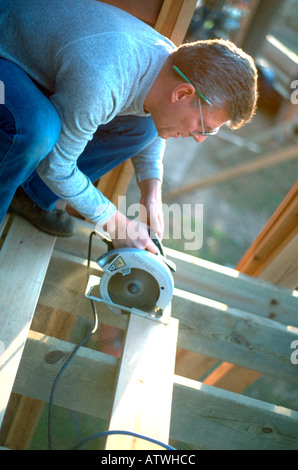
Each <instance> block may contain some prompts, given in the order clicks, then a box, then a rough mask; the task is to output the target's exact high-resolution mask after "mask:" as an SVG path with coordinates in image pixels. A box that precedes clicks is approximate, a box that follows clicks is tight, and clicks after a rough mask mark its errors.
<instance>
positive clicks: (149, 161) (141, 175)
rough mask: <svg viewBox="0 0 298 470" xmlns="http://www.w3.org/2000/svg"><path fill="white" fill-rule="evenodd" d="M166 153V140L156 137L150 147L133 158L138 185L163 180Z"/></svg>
mask: <svg viewBox="0 0 298 470" xmlns="http://www.w3.org/2000/svg"><path fill="white" fill-rule="evenodd" d="M164 151H165V140H164V139H162V138H161V137H156V139H155V140H154V141H153V142H152V143H151V144H150V145H148V147H146V148H145V149H144V150H143V151H142V152H140V153H139V154H138V155H135V156H134V157H133V158H132V163H133V166H134V169H135V174H136V179H137V182H138V183H140V182H141V181H144V180H147V179H150V178H156V179H159V180H160V181H162V180H163V156H164Z"/></svg>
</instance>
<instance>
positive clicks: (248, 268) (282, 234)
mask: <svg viewBox="0 0 298 470" xmlns="http://www.w3.org/2000/svg"><path fill="white" fill-rule="evenodd" d="M297 217H298V182H296V183H295V184H294V186H293V187H292V188H291V190H290V191H289V193H288V194H287V196H286V197H285V199H284V200H283V201H282V203H281V204H280V205H279V207H278V208H277V209H276V211H275V212H274V214H273V215H272V217H271V218H270V219H269V221H268V222H267V224H266V225H265V227H264V228H263V230H262V231H261V232H260V234H259V235H258V236H257V238H256V239H255V241H254V242H253V243H252V245H251V246H250V247H249V249H248V250H247V252H246V253H245V254H244V256H243V257H242V258H241V260H240V261H239V263H238V265H237V269H238V270H239V271H241V272H244V273H246V274H250V275H251V276H255V277H259V278H262V276H261V273H262V272H263V271H264V269H265V268H266V267H267V266H268V265H269V264H271V262H272V261H273V259H274V258H275V257H276V256H277V254H279V253H280V252H281V251H282V250H283V249H284V248H285V246H286V245H287V244H288V243H289V241H290V240H289V236H290V237H291V238H294V237H295V236H296V229H297ZM285 241H286V243H285ZM296 253H297V251H296ZM293 259H294V262H295V261H296V266H297V256H295V250H294V251H293ZM297 281H298V277H297ZM297 285H298V282H297V284H296V285H295V287H297Z"/></svg>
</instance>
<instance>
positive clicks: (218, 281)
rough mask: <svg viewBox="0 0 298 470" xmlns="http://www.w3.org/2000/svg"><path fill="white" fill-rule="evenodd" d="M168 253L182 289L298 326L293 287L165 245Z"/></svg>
mask: <svg viewBox="0 0 298 470" xmlns="http://www.w3.org/2000/svg"><path fill="white" fill-rule="evenodd" d="M165 254H166V256H167V257H168V258H169V259H171V260H172V261H174V262H175V264H176V267H177V270H176V273H175V274H174V281H175V286H176V287H178V288H179V289H182V290H185V291H188V292H191V293H194V294H198V295H201V296H203V297H208V298H210V299H213V300H217V301H219V302H222V303H225V304H227V305H229V307H235V308H238V309H240V310H246V311H249V312H251V313H255V314H256V315H260V316H264V317H266V318H269V319H273V320H276V321H278V322H280V323H282V324H284V325H292V326H298V316H297V297H296V296H295V295H293V292H292V289H287V288H284V287H280V286H276V285H274V284H272V283H271V282H267V281H265V280H260V279H255V278H254V277H251V276H248V275H246V274H243V273H241V272H239V271H238V270H236V269H231V268H228V267H225V266H221V265H218V264H216V263H212V262H210V261H206V260H203V259H201V258H196V257H194V256H191V255H188V254H185V253H182V252H178V251H175V250H171V249H169V248H165ZM292 258H293V259H294V260H296V259H297V257H296V258H295V256H293V255H292ZM293 263H295V261H294V262H293Z"/></svg>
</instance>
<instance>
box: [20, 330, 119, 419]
mask: <svg viewBox="0 0 298 470" xmlns="http://www.w3.org/2000/svg"><path fill="white" fill-rule="evenodd" d="M73 349H74V344H71V343H69V342H66V341H62V340H59V339H57V338H52V337H50V336H46V335H43V334H41V333H37V332H35V331H29V334H28V341H27V343H26V346H25V349H24V354H23V357H22V360H21V364H20V367H19V370H18V373H17V376H16V380H15V383H14V387H13V390H14V392H15V393H20V394H21V395H25V396H28V397H31V398H35V399H37V400H41V401H43V402H45V403H47V402H48V401H49V398H50V390H51V388H52V385H53V383H54V380H55V378H56V376H57V374H58V372H59V370H60V369H61V367H62V365H63V364H64V362H65V361H66V359H67V358H68V357H69V355H70V353H71V352H72V351H73ZM117 364H118V359H117V358H116V357H113V356H110V355H108V354H104V353H101V352H98V351H95V350H91V349H88V348H86V347H81V348H80V349H79V350H78V352H77V354H76V356H75V357H74V358H73V360H72V361H71V362H70V364H69V366H68V367H67V373H65V374H62V376H61V378H60V380H59V386H58V387H57V389H56V392H55V396H54V403H55V404H56V405H58V406H62V407H64V408H67V409H71V410H75V411H78V412H83V413H85V414H89V415H91V416H100V417H101V418H104V419H108V417H109V410H110V407H111V405H112V399H113V388H114V385H115V379H116V375H117ZM78 377H79V378H80V380H79V381H78Z"/></svg>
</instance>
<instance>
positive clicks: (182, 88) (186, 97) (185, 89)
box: [171, 83, 196, 103]
mask: <svg viewBox="0 0 298 470" xmlns="http://www.w3.org/2000/svg"><path fill="white" fill-rule="evenodd" d="M195 93H196V92H195V89H194V87H193V86H192V85H190V84H189V83H181V84H180V85H178V86H176V88H174V90H173V91H172V95H171V102H172V103H177V102H179V101H191V100H192V99H193V97H194V95H195Z"/></svg>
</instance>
